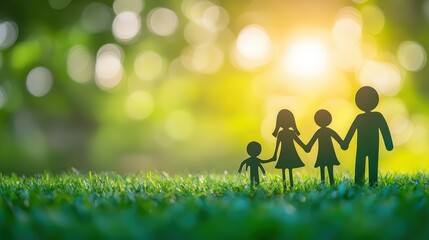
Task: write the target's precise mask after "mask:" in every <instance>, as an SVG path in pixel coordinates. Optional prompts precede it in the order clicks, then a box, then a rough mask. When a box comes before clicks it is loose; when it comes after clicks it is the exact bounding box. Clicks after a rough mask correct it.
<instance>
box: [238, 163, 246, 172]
mask: <svg viewBox="0 0 429 240" xmlns="http://www.w3.org/2000/svg"><path fill="white" fill-rule="evenodd" d="M246 163H247V160H244V161H242V162H241V164H240V167H239V168H238V173H241V169H242V168H243V166H244V164H246ZM246 171H247V167H246Z"/></svg>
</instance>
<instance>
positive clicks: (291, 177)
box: [289, 168, 293, 188]
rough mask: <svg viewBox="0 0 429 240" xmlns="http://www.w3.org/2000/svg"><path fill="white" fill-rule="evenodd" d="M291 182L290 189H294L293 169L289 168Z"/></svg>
mask: <svg viewBox="0 0 429 240" xmlns="http://www.w3.org/2000/svg"><path fill="white" fill-rule="evenodd" d="M289 182H290V188H293V175H292V168H289Z"/></svg>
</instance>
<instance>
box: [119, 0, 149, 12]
mask: <svg viewBox="0 0 429 240" xmlns="http://www.w3.org/2000/svg"><path fill="white" fill-rule="evenodd" d="M143 8H144V1H143V0H115V1H114V2H113V11H115V13H116V14H119V13H121V12H128V11H129V12H135V13H141V11H142V10H143Z"/></svg>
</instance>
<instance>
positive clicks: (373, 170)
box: [368, 153, 378, 187]
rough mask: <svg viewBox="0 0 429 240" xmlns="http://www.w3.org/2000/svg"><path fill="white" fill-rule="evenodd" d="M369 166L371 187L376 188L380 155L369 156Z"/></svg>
mask: <svg viewBox="0 0 429 240" xmlns="http://www.w3.org/2000/svg"><path fill="white" fill-rule="evenodd" d="M368 165H369V169H368V170H369V186H371V187H374V186H376V185H377V180H378V154H377V153H375V154H371V155H370V156H368Z"/></svg>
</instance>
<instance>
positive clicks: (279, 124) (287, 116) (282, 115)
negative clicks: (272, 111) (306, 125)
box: [273, 109, 300, 137]
mask: <svg viewBox="0 0 429 240" xmlns="http://www.w3.org/2000/svg"><path fill="white" fill-rule="evenodd" d="M280 128H283V129H289V128H292V130H293V131H294V132H295V133H296V134H297V135H299V134H300V133H299V131H298V128H297V127H296V122H295V117H294V116H293V113H292V112H291V111H289V110H288V109H282V110H280V112H279V113H278V114H277V121H276V128H275V129H274V132H273V136H274V137H277V134H278V133H279V130H280Z"/></svg>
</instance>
